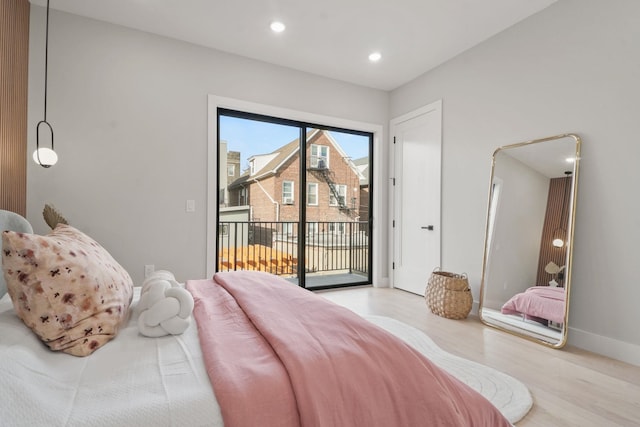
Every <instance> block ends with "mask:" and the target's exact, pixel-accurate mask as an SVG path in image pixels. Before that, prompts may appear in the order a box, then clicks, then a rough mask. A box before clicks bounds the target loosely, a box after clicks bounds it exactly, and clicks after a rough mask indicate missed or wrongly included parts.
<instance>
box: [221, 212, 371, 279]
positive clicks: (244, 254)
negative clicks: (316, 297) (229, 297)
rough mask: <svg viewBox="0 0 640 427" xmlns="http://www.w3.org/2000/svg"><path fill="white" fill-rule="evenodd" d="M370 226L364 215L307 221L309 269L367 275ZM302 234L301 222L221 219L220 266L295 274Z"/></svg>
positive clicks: (223, 268) (231, 268)
mask: <svg viewBox="0 0 640 427" xmlns="http://www.w3.org/2000/svg"><path fill="white" fill-rule="evenodd" d="M367 230H368V223H367V222H366V221H352V222H311V223H307V225H306V231H307V233H306V235H305V239H306V245H305V252H304V253H305V266H304V268H305V271H306V272H308V273H321V272H346V273H358V274H363V275H367V274H368V272H369V238H368V235H367ZM298 236H299V223H298V222H292V221H279V222H267V221H247V222H231V221H230V222H220V223H219V228H218V271H235V270H259V271H266V272H269V273H272V274H277V275H280V276H289V277H291V276H296V275H297V274H298V268H299V265H298V259H299V257H298Z"/></svg>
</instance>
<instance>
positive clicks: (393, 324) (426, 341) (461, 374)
mask: <svg viewBox="0 0 640 427" xmlns="http://www.w3.org/2000/svg"><path fill="white" fill-rule="evenodd" d="M363 317H364V318H365V319H367V320H369V321H370V322H372V323H374V324H376V325H378V326H379V327H381V328H382V329H385V330H386V331H388V332H391V333H392V334H393V335H395V336H397V337H398V338H400V339H402V340H403V341H404V342H406V343H407V344H409V345H410V346H411V347H413V348H415V349H416V350H418V351H419V352H420V353H422V354H424V355H425V356H427V357H428V358H429V359H430V360H431V361H432V362H433V363H435V364H436V365H438V366H439V367H440V368H442V369H444V370H445V371H447V372H449V373H450V374H451V375H453V376H454V377H456V378H457V379H459V380H460V381H462V382H463V383H465V384H467V385H468V386H470V387H471V388H473V389H474V390H476V391H477V392H479V393H480V394H482V395H483V396H484V397H485V398H486V399H487V400H489V401H490V402H491V403H493V406H495V407H496V408H498V410H500V412H502V414H503V415H504V416H505V418H507V419H508V420H509V421H510V422H511V423H512V424H513V423H516V422H518V421H520V420H521V419H522V418H523V417H524V416H525V415H526V414H527V412H529V410H530V409H531V406H532V405H533V399H532V397H531V393H529V389H528V388H527V387H526V386H525V385H524V384H522V383H521V382H520V381H518V380H516V379H515V378H513V377H510V376H509V375H507V374H504V373H502V372H500V371H497V370H495V369H493V368H490V367H488V366H484V365H482V364H480V363H476V362H473V361H471V360H467V359H464V358H462V357H458V356H454V355H453V354H449V353H447V352H446V351H444V350H442V349H441V348H440V347H438V346H437V344H436V343H434V342H433V341H432V340H431V338H429V337H428V336H427V335H426V334H425V333H424V332H422V331H421V330H419V329H416V328H414V327H413V326H409V325H407V324H405V323H402V322H400V321H398V320H395V319H391V318H389V317H384V316H373V315H365V316H363Z"/></svg>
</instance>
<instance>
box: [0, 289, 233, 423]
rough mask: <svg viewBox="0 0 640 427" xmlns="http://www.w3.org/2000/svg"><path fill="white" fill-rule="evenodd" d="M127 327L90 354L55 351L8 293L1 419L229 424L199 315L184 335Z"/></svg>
mask: <svg viewBox="0 0 640 427" xmlns="http://www.w3.org/2000/svg"><path fill="white" fill-rule="evenodd" d="M139 293H140V288H135V294H134V300H133V303H132V307H133V311H132V313H131V316H130V318H129V322H128V324H127V326H126V328H124V329H122V330H121V331H120V333H119V334H118V336H117V337H116V338H115V339H114V340H112V341H110V342H109V343H107V344H106V345H105V346H104V347H103V348H101V349H99V350H98V351H96V352H95V353H94V354H92V355H91V356H88V357H74V356H70V355H68V354H64V353H55V352H52V351H50V350H49V349H48V348H46V346H45V345H44V344H43V343H42V342H41V341H40V340H39V339H38V338H37V337H36V336H35V335H34V334H33V333H32V332H31V331H30V330H29V329H28V328H27V327H26V326H24V325H23V324H22V321H21V320H20V319H19V318H18V317H17V316H16V315H15V313H14V311H13V306H12V304H11V300H10V299H9V295H7V294H5V295H4V297H2V298H1V299H0V425H3V426H30V427H31V426H83V427H84V426H88V427H92V426H112V425H117V426H222V425H223V422H222V416H221V414H220V407H219V406H218V403H217V401H216V399H215V396H214V394H213V391H212V388H211V383H210V382H209V378H208V376H207V374H206V371H205V367H204V362H203V361H202V353H201V351H200V345H199V342H198V332H197V328H196V326H195V323H193V324H192V325H191V326H190V327H189V328H188V329H187V331H186V332H185V333H184V334H182V335H175V336H171V335H170V336H165V337H161V338H145V337H143V336H142V335H140V334H139V333H138V328H137V325H136V321H137V319H138V315H139V313H138V308H137V302H138V299H139Z"/></svg>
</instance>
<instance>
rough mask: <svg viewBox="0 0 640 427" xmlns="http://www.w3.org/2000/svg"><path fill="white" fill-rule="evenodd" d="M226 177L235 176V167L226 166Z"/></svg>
mask: <svg viewBox="0 0 640 427" xmlns="http://www.w3.org/2000/svg"><path fill="white" fill-rule="evenodd" d="M227 176H236V165H227Z"/></svg>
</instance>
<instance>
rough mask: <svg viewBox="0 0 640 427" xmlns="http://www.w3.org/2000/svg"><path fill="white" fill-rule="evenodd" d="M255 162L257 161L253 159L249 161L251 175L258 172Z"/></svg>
mask: <svg viewBox="0 0 640 427" xmlns="http://www.w3.org/2000/svg"><path fill="white" fill-rule="evenodd" d="M255 163H256V162H255V161H254V160H251V161H250V162H249V175H253V174H255V173H256V165H255Z"/></svg>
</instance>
